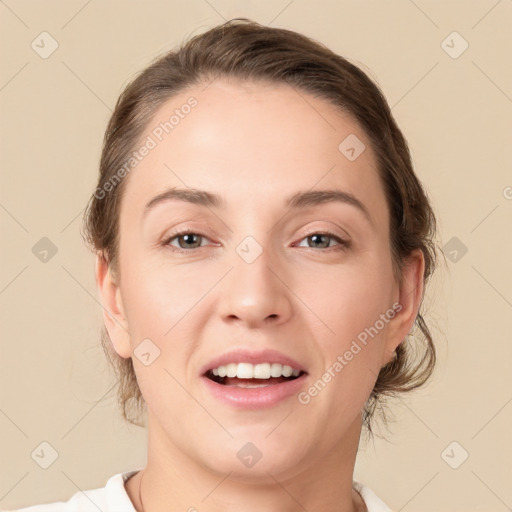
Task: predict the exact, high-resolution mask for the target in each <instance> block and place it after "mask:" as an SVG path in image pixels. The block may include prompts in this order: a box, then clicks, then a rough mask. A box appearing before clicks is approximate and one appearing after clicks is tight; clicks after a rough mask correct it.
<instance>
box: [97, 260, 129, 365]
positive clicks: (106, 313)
mask: <svg viewBox="0 0 512 512" xmlns="http://www.w3.org/2000/svg"><path fill="white" fill-rule="evenodd" d="M96 285H97V287H98V291H99V294H100V298H101V305H102V307H103V321H104V323H105V327H106V329H107V331H108V335H109V337H110V341H111V342H112V345H113V346H114V349H115V351H116V352H117V353H118V354H119V355H120V356H121V357H124V358H128V357H131V355H132V349H131V346H130V336H129V332H128V323H127V322H126V316H125V313H124V308H123V302H122V298H121V290H120V288H119V286H118V284H117V283H116V282H115V279H114V277H113V275H112V271H111V268H110V265H109V263H108V261H107V260H106V258H105V256H104V254H103V253H97V254H96Z"/></svg>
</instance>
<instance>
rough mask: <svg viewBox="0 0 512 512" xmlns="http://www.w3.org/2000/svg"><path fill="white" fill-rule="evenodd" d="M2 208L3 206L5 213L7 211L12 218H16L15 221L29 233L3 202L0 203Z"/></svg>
mask: <svg viewBox="0 0 512 512" xmlns="http://www.w3.org/2000/svg"><path fill="white" fill-rule="evenodd" d="M0 208H2V209H3V210H4V211H5V213H7V215H9V216H10V217H11V219H12V220H14V222H16V224H18V225H19V226H20V227H21V228H22V229H24V230H25V233H28V232H29V231H28V229H27V228H26V227H25V226H24V225H23V224H22V223H21V222H20V221H19V220H18V219H17V218H16V217H15V216H14V215H13V214H12V213H11V212H10V211H9V210H8V209H7V208H6V207H5V206H4V205H3V204H2V203H0Z"/></svg>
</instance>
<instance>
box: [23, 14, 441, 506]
mask: <svg viewBox="0 0 512 512" xmlns="http://www.w3.org/2000/svg"><path fill="white" fill-rule="evenodd" d="M85 234H86V236H87V239H88V241H89V242H90V243H91V245H92V247H93V249H94V250H95V252H96V254H97V264H96V277H97V284H98V289H99V293H100V296H101V300H102V304H103V308H104V321H105V326H106V333H105V338H104V340H103V343H104V348H105V350H106V352H107V354H108V355H109V358H110V361H111V362H112V364H113V365H114V367H115V369H116V371H117V373H118V377H119V401H120V404H121V409H122V412H123V416H124V417H125V419H127V420H128V421H131V422H132V423H136V424H138V423H137V422H138V421H139V418H140V414H141V413H142V412H144V410H145V411H147V415H148V459H147V464H146V466H145V467H144V468H139V469H138V470H132V471H128V472H125V473H119V474H117V475H114V476H113V477H111V478H110V479H109V481H108V482H107V485H106V487H105V488H101V489H95V490H91V491H87V492H86V493H82V492H79V493H77V494H75V495H74V496H72V497H71V498H70V499H69V501H68V502H66V503H63V502H59V503H53V504H47V505H39V506H35V507H29V508H27V509H23V510H26V511H30V512H36V511H37V512H49V511H59V510H62V511H78V510H80V511H82V510H83V511H86V510H87V511H89V510H97V509H98V508H99V509H100V510H103V511H110V512H112V511H118V510H126V511H134V510H137V511H140V512H158V511H163V510H165V511H184V510H189V511H194V510H198V511H201V512H203V511H221V510H222V511H232V510H233V511H235V510H236V511H244V512H251V511H256V510H279V511H296V510H308V511H314V510H323V511H333V512H334V511H337V512H341V511H343V512H349V511H350V512H354V511H365V510H367V511H370V512H378V511H385V510H390V509H389V508H388V507H387V506H386V505H385V504H384V502H383V501H382V500H380V499H379V498H378V497H377V496H376V495H375V494H374V493H373V492H372V491H371V489H369V488H368V487H366V486H365V485H364V484H362V483H360V482H357V481H353V471H354V464H355V458H356V454H357V448H358V444H359V439H360V435H361V432H362V428H363V427H364V428H365V429H366V430H367V432H369V433H371V424H372V421H373V419H374V412H375V411H376V408H377V407H378V406H379V405H380V404H381V399H382V398H383V397H385V396H386V395H394V394H397V393H400V392H406V391H409V390H411V389H414V388H416V387H418V386H420V385H421V384H423V383H424V382H425V381H426V380H427V378H428V377H429V376H430V374H431V372H432V369H433V366H434V363H435V351H434V346H433V342H432V338H431V335H430V332H429V329H428V327H427V326H426V324H425V322H424V320H423V317H422V315H421V313H420V306H421V304H422V300H423V294H424V286H425V284H426V282H427V280H428V278H429V277H430V276H431V274H432V272H433V270H434V268H435V258H436V253H435V245H434V243H433V238H434V235H435V217H434V214H433V212H432V209H431V206H430V204H429V200H428V197H427V195H426V193H425V192H424V190H423V188H422V186H421V184H420V182H419V181H418V179H417V177H416V176H415V174H414V171H413V168H412V164H411V159H410V155H409V151H408V147H407V143H406V141H405V139H404V137H403V135H402V133H401V132H400V130H399V128H398V127H397V125H396V123H395V121H394V119H393V117H392V115H391V113H390V109H389V107H388V105H387V102H386V100H385V99H384V97H383V95H382V93H381V92H380V91H379V89H378V88H377V86H376V85H375V84H374V83H373V82H372V81H371V80H370V79H369V78H368V77H367V76H366V75H365V74H364V73H363V72H362V71H361V70H360V69H359V68H357V67H355V66H354V65H352V64H350V63H349V62H348V61H347V60H345V59H344V58H342V57H340V56H338V55H336V54H334V53H333V52H331V51H330V50H329V49H327V48H325V47H324V46H323V45H321V44H319V43H317V42H315V41H312V40H311V39H308V38H306V37H304V36H302V35H300V34H297V33H295V32H292V31H288V30H283V29H275V28H269V27H265V26H261V25H258V24H257V23H254V22H251V21H250V20H246V19H237V20H231V21H229V22H227V23H225V24H223V25H221V26H218V27H215V28H213V29H211V30H209V31H208V32H206V33H204V34H201V35H198V36H196V37H194V38H193V39H192V40H190V41H189V42H187V43H186V44H184V45H183V46H182V47H181V48H179V49H178V50H177V51H172V52H169V53H167V54H166V55H164V56H163V57H161V58H160V59H158V60H157V61H155V62H154V63H153V64H152V65H150V66H149V67H148V68H147V69H145V70H144V71H143V72H142V73H141V74H140V75H139V76H138V77H137V78H136V79H135V80H134V81H133V82H132V83H131V84H129V85H128V87H127V88H126V89H125V91H124V92H123V93H122V95H121V97H120V98H119V100H118V102H117V105H116V108H115V111H114V113H113V115H112V118H111V120H110V123H109V125H108V128H107V130H106V134H105V140H104V148H103V153H102V158H101V164H100V177H99V182H98V186H97V188H96V190H95V192H94V194H93V196H92V198H91V201H90V204H89V207H88V210H87V212H86V217H85ZM415 326H416V327H417V329H418V334H419V335H420V336H419V339H420V340H422V342H423V345H422V346H421V350H422V352H420V353H419V354H418V352H417V351H412V350H411V340H410V339H409V338H408V334H409V333H410V332H411V331H412V329H413V328H414V327H415Z"/></svg>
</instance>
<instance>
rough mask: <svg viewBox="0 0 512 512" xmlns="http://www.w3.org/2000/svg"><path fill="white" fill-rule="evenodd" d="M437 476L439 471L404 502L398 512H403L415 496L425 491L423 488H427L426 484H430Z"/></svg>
mask: <svg viewBox="0 0 512 512" xmlns="http://www.w3.org/2000/svg"><path fill="white" fill-rule="evenodd" d="M437 475H439V471H438V472H437V473H436V474H435V475H434V476H433V477H432V478H431V479H430V480H429V481H428V482H427V483H426V484H425V485H424V486H423V487H422V488H421V489H420V490H419V491H418V492H417V493H416V494H415V495H414V496H413V497H412V498H411V499H410V500H409V501H407V502H405V503H404V504H403V505H402V507H401V508H399V509H398V512H400V510H403V509H404V508H405V507H406V506H407V505H408V504H409V503H410V502H411V501H412V500H413V499H414V498H416V496H418V494H419V493H420V492H421V491H423V489H425V487H427V485H428V484H430V482H432V480H434V478H435V477H436V476H437Z"/></svg>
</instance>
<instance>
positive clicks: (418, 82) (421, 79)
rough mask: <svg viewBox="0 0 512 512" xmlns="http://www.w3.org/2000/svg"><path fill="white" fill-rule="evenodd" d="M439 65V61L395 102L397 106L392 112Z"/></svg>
mask: <svg viewBox="0 0 512 512" xmlns="http://www.w3.org/2000/svg"><path fill="white" fill-rule="evenodd" d="M438 64H439V61H437V62H436V63H435V64H434V65H433V66H432V67H431V68H430V69H429V70H428V71H427V72H426V73H425V74H424V75H423V76H422V77H421V78H420V79H419V80H418V81H417V82H416V83H415V84H414V85H413V86H412V87H411V88H410V89H409V90H408V91H407V92H406V93H405V94H404V95H403V96H402V97H401V98H400V99H399V100H398V101H396V102H395V104H394V105H393V106H392V107H391V110H393V109H394V108H395V107H396V106H397V105H398V104H399V103H400V102H401V101H402V100H403V99H404V98H405V97H406V96H407V95H408V94H409V93H410V92H411V91H412V90H413V89H414V88H415V87H416V86H418V85H419V84H420V83H421V82H422V81H423V80H424V79H425V78H426V77H427V75H429V74H430V73H431V72H432V71H433V70H434V68H435V67H436V66H437V65H438Z"/></svg>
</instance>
